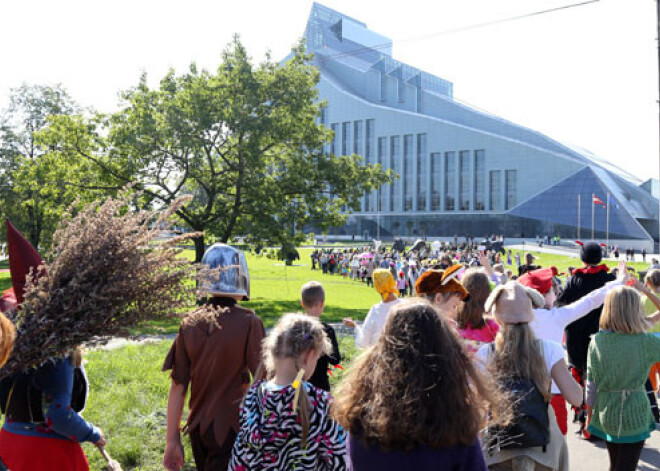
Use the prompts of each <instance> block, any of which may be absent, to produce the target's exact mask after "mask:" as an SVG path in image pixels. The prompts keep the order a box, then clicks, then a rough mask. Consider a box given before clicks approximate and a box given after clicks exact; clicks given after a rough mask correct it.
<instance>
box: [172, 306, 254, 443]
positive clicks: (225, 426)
mask: <svg viewBox="0 0 660 471" xmlns="http://www.w3.org/2000/svg"><path fill="white" fill-rule="evenodd" d="M264 336H265V332H264V326H263V323H262V322H261V319H259V318H258V317H257V316H256V315H255V314H254V312H253V311H250V310H248V309H244V308H242V307H240V306H233V307H230V308H214V307H211V306H203V307H201V308H199V309H197V310H196V311H194V312H193V313H192V314H190V315H189V316H188V317H186V318H185V319H184V320H183V321H182V322H181V328H180V329H179V334H178V335H177V337H176V339H175V340H174V343H173V345H172V348H171V349H170V351H169V353H168V354H167V358H166V359H165V364H164V365H163V371H166V370H170V369H171V370H172V375H171V377H172V381H174V382H175V383H176V384H182V385H184V387H185V388H186V389H187V388H188V384H190V403H189V409H190V412H189V414H188V429H189V430H194V429H195V428H199V431H200V434H201V435H203V434H204V433H206V431H207V430H208V428H209V427H210V426H213V432H214V436H215V440H216V442H217V443H218V444H222V443H224V440H225V438H226V436H227V432H229V429H230V428H233V429H234V431H235V432H236V433H238V430H239V424H238V408H239V405H240V402H241V400H242V398H243V393H244V392H245V390H246V389H247V387H248V385H249V383H250V373H251V374H252V375H255V374H256V372H257V368H258V367H259V364H260V362H261V341H262V340H263V338H264Z"/></svg>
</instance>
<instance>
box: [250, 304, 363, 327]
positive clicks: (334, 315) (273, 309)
mask: <svg viewBox="0 0 660 471" xmlns="http://www.w3.org/2000/svg"><path fill="white" fill-rule="evenodd" d="M241 305H242V306H245V307H248V308H250V309H253V310H254V311H255V312H256V314H257V315H258V316H259V317H260V318H261V320H262V321H263V323H264V326H265V327H266V328H267V329H268V328H270V327H273V326H274V325H275V323H276V322H277V320H278V319H279V318H280V317H282V315H284V314H288V313H290V312H305V311H304V309H303V308H302V306H301V305H300V302H299V301H272V300H265V299H263V298H254V299H252V301H247V302H242V303H241ZM366 315H367V311H366V310H364V309H349V308H344V307H336V306H332V305H326V306H325V310H324V312H323V316H322V317H321V320H323V321H325V322H341V320H342V319H343V318H344V317H352V318H353V319H359V320H362V319H364V318H365V316H366Z"/></svg>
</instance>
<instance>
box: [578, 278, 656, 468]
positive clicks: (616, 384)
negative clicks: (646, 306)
mask: <svg viewBox="0 0 660 471" xmlns="http://www.w3.org/2000/svg"><path fill="white" fill-rule="evenodd" d="M646 294H647V296H648V297H649V298H651V300H653V301H655V303H656V306H660V300H658V299H657V298H656V296H655V295H653V294H652V293H650V292H648V293H646ZM649 317H650V319H649V318H646V316H645V314H644V312H643V310H642V305H641V301H640V296H639V294H638V293H637V292H635V290H633V289H632V288H629V287H627V286H619V287H617V288H615V289H614V290H613V291H611V292H609V293H608V294H607V297H606V298H605V304H604V305H603V313H602V315H601V317H600V322H599V327H600V329H601V330H600V332H598V333H597V334H596V335H595V336H594V338H593V339H592V340H591V343H590V344H589V353H588V358H587V362H588V363H587V406H588V407H589V408H593V409H592V411H590V413H589V419H588V423H589V426H588V430H589V432H590V433H591V434H592V435H596V436H597V437H600V438H602V439H604V440H606V445H607V451H608V453H609V455H610V469H611V470H614V471H620V470H629V469H630V470H632V469H636V468H637V462H638V461H639V457H640V454H641V452H642V448H643V447H644V441H646V439H647V438H649V437H650V435H651V431H653V430H655V421H654V420H653V414H652V413H651V407H650V405H649V401H648V399H647V397H646V390H645V388H644V382H645V381H646V378H647V376H648V374H649V369H650V368H651V365H653V364H654V363H656V362H658V361H660V338H658V337H657V336H656V335H654V334H648V333H646V332H645V330H646V329H648V328H649V327H650V326H651V325H652V323H655V322H657V321H658V317H659V314H658V313H656V314H654V315H652V316H649ZM591 412H593V413H591Z"/></svg>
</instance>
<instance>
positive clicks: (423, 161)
mask: <svg viewBox="0 0 660 471" xmlns="http://www.w3.org/2000/svg"><path fill="white" fill-rule="evenodd" d="M428 162H429V155H428V154H427V153H426V134H417V159H416V166H417V211H426V190H427V188H426V180H427V178H428Z"/></svg>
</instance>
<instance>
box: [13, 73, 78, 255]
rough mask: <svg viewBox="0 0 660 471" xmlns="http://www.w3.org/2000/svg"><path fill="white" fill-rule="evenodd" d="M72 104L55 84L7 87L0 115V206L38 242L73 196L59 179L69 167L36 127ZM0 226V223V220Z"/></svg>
mask: <svg viewBox="0 0 660 471" xmlns="http://www.w3.org/2000/svg"><path fill="white" fill-rule="evenodd" d="M75 111H76V105H75V104H74V102H73V100H72V99H71V97H70V96H69V95H68V94H67V92H66V90H64V88H62V87H61V86H60V85H56V86H52V87H51V86H44V85H26V84H23V85H22V86H20V87H19V88H16V89H13V90H12V91H11V94H10V98H9V106H8V108H7V109H6V110H5V111H4V113H3V114H2V115H1V116H0V208H1V209H0V211H1V212H2V214H3V216H5V217H9V218H10V219H11V220H12V221H13V222H14V224H16V225H17V227H19V228H20V229H21V230H23V231H24V232H25V234H26V235H27V237H28V238H29V240H30V242H31V243H32V244H33V245H34V246H35V247H38V246H39V245H48V244H49V241H50V237H51V235H52V233H53V231H54V229H55V225H56V224H57V222H58V221H59V218H60V215H61V213H62V210H63V209H65V208H66V207H67V206H68V205H69V204H70V203H71V202H72V201H73V199H74V198H75V192H73V191H71V190H70V189H69V188H68V187H67V186H66V185H63V184H62V182H63V181H66V178H65V176H66V175H67V174H69V170H70V169H69V168H67V166H65V165H64V164H63V163H62V162H60V161H59V160H58V159H57V158H55V156H53V155H48V149H47V148H46V147H44V146H43V145H42V143H41V142H40V141H39V138H38V136H39V132H40V131H42V130H44V129H46V128H47V127H48V123H49V119H50V117H52V116H55V115H69V114H71V113H73V112H75ZM1 230H2V231H4V225H2V229H1Z"/></svg>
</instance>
